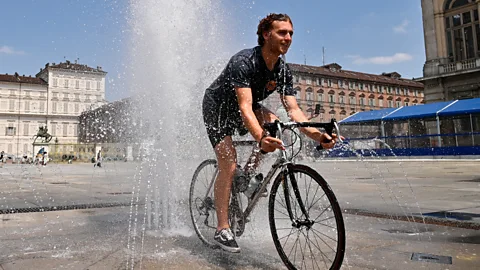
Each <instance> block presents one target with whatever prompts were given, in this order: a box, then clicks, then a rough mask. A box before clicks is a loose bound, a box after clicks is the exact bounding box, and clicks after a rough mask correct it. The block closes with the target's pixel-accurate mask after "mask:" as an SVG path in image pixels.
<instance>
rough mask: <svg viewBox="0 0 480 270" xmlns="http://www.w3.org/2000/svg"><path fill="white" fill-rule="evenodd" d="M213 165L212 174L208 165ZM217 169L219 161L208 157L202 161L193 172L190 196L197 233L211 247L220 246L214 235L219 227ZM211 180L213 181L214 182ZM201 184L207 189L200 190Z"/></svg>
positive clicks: (191, 214) (190, 205) (191, 211)
mask: <svg viewBox="0 0 480 270" xmlns="http://www.w3.org/2000/svg"><path fill="white" fill-rule="evenodd" d="M212 166H213V168H214V170H213V174H211V172H212V170H210V172H208V171H207V167H212ZM217 170H218V169H217V161H216V160H214V159H207V160H204V161H203V162H202V163H200V165H198V167H197V169H196V170H195V173H194V174H193V177H192V182H191V183H190V193H189V198H188V201H189V208H190V217H191V219H192V223H193V228H194V229H195V233H196V234H197V236H198V238H200V240H202V242H203V243H204V244H205V245H206V246H208V247H210V248H218V245H217V244H215V243H214V240H213V236H214V234H215V231H216V227H217V214H216V211H215V205H214V194H213V190H214V184H215V183H214V182H215V176H216V175H215V174H216V172H217ZM202 174H203V176H205V179H206V181H203V182H202V183H201V180H205V179H200V176H202ZM209 174H210V175H209ZM202 178H203V177H202ZM210 181H213V183H212V182H210ZM200 185H203V187H204V188H205V190H200V191H199V189H200V188H201V187H200ZM196 187H197V189H196ZM209 188H210V189H209ZM208 189H209V190H208ZM204 209H206V210H204Z"/></svg>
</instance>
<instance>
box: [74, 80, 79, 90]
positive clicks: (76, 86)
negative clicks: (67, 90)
mask: <svg viewBox="0 0 480 270" xmlns="http://www.w3.org/2000/svg"><path fill="white" fill-rule="evenodd" d="M75 88H76V89H79V88H80V82H79V81H78V80H75Z"/></svg>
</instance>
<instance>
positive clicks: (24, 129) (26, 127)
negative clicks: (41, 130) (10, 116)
mask: <svg viewBox="0 0 480 270" xmlns="http://www.w3.org/2000/svg"><path fill="white" fill-rule="evenodd" d="M29 127H30V123H24V124H23V135H24V136H28V135H29V132H30V131H29Z"/></svg>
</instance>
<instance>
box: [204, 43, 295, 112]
mask: <svg viewBox="0 0 480 270" xmlns="http://www.w3.org/2000/svg"><path fill="white" fill-rule="evenodd" d="M235 87H244V88H251V89H252V97H253V103H256V102H259V101H262V100H264V99H266V98H267V97H268V96H269V95H271V94H272V93H273V92H274V91H277V92H278V93H280V94H282V95H290V96H294V95H295V94H296V91H295V90H294V89H293V78H292V73H291V71H290V68H289V67H288V65H287V64H284V61H283V60H282V59H281V58H279V59H278V61H277V63H276V64H275V67H274V68H273V70H271V71H270V70H268V68H267V65H266V64H265V61H264V59H263V57H262V51H261V47H260V46H257V47H254V48H251V49H245V50H242V51H240V52H238V53H237V54H235V55H234V56H233V57H232V58H231V59H230V61H229V62H228V64H227V66H226V67H225V69H224V70H223V72H222V74H220V76H219V77H218V78H217V79H216V80H215V81H214V82H213V83H212V85H210V87H208V88H207V90H206V92H205V97H206V100H207V101H208V103H209V105H210V106H222V107H224V106H227V107H228V110H229V111H230V112H231V113H232V114H234V116H235V117H240V114H239V106H238V101H237V95H236V93H235ZM212 109H214V108H212Z"/></svg>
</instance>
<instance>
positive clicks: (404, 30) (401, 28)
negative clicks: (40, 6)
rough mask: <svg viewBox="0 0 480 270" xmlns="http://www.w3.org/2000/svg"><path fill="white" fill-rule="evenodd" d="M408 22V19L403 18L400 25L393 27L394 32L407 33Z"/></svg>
mask: <svg viewBox="0 0 480 270" xmlns="http://www.w3.org/2000/svg"><path fill="white" fill-rule="evenodd" d="M409 24H410V22H409V21H408V20H403V22H402V23H401V24H400V25H397V26H395V27H393V31H394V32H395V33H407V26H408V25H409Z"/></svg>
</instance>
